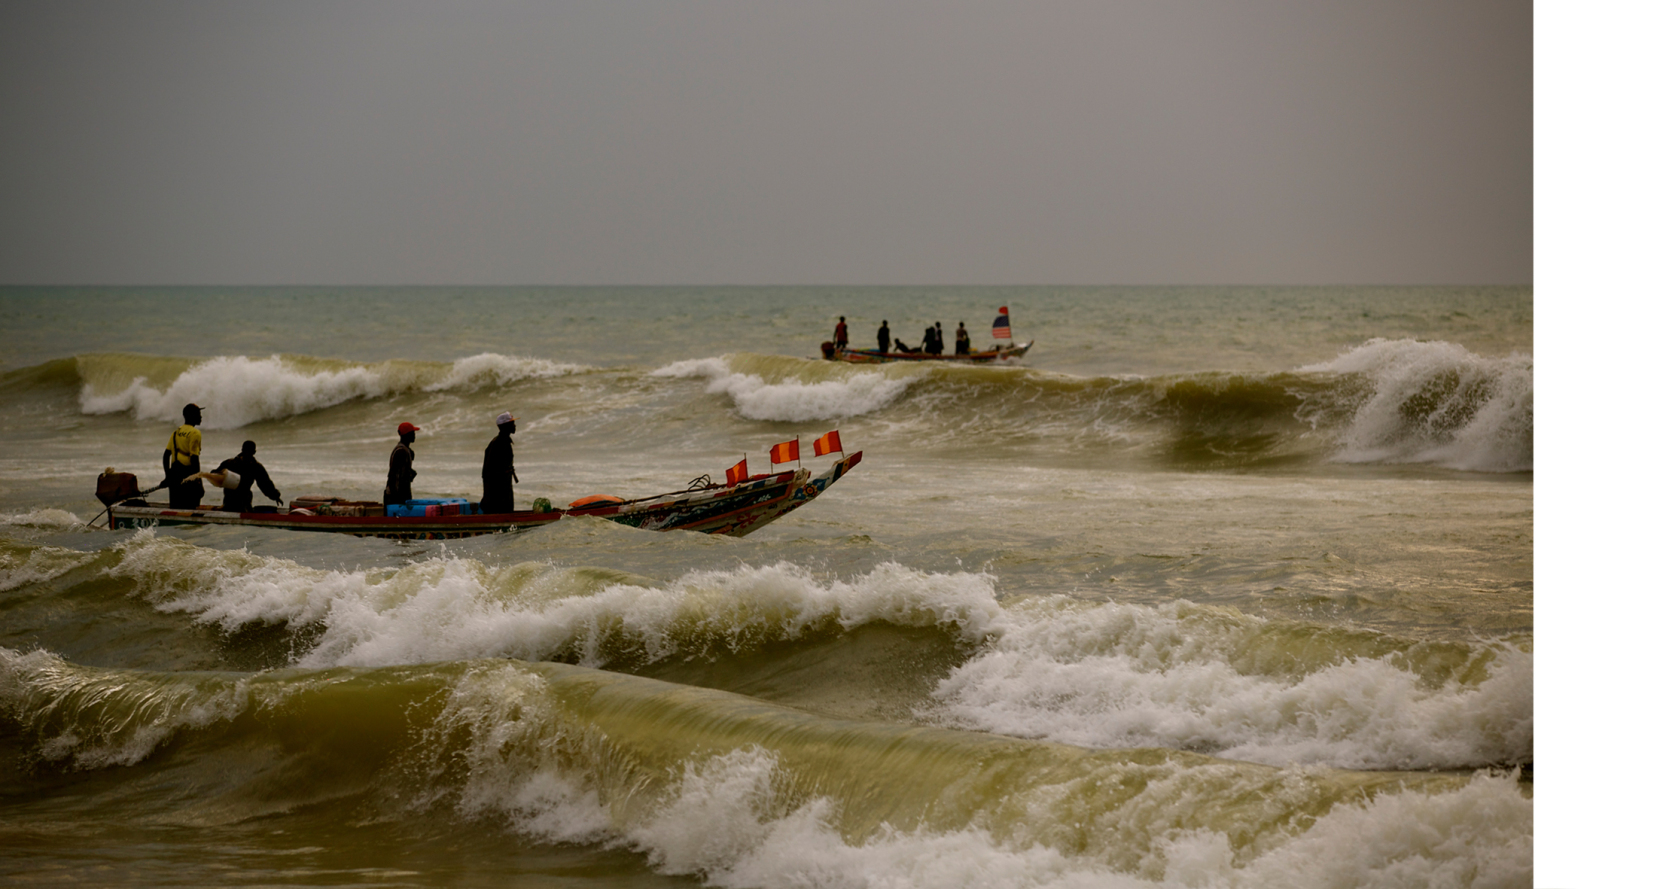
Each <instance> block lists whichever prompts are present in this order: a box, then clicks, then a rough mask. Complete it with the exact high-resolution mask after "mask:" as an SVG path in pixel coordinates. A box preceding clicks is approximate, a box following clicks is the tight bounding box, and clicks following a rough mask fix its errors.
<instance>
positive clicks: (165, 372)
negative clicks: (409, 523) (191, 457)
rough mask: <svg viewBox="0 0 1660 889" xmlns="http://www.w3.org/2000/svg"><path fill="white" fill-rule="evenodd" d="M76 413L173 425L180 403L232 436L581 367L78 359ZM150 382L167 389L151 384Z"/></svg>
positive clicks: (517, 360) (539, 362)
mask: <svg viewBox="0 0 1660 889" xmlns="http://www.w3.org/2000/svg"><path fill="white" fill-rule="evenodd" d="M78 363H79V364H80V367H81V379H82V380H83V384H82V386H81V393H80V403H81V410H82V412H83V413H88V414H111V413H120V412H123V411H131V412H132V413H133V415H134V416H135V417H136V418H138V419H140V420H174V419H176V418H177V417H178V416H179V413H180V411H182V410H183V408H184V406H185V405H186V404H191V403H194V404H198V405H201V407H202V410H203V423H202V425H203V427H204V428H208V429H235V428H237V427H240V426H246V425H248V424H250V423H257V422H260V421H263V420H277V419H282V418H285V417H292V416H297V415H300V414H305V413H310V412H311V411H316V410H322V409H324V408H329V407H333V406H335V405H337V404H343V403H345V402H348V401H353V400H356V399H376V398H385V397H388V396H391V395H396V394H399V393H403V392H414V391H427V392H438V391H447V390H454V389H465V390H476V389H480V388H484V387H487V386H506V385H510V384H512V383H516V382H519V381H522V380H531V379H549V378H553V377H560V376H565V375H568V374H572V373H576V372H578V371H581V370H583V369H584V368H583V367H582V366H580V365H574V364H563V363H560V362H555V361H549V360H546V359H541V358H522V357H514V356H507V355H497V354H495V353H489V352H487V353H483V354H480V355H473V356H469V357H467V358H462V359H460V360H458V361H455V362H452V363H448V364H446V363H440V362H416V361H386V362H381V363H378V364H355V363H351V362H343V361H327V360H323V359H316V358H306V357H303V356H283V355H273V356H271V357H269V358H250V357H248V356H245V355H235V356H220V357H217V358H210V359H208V360H206V361H202V362H197V363H190V364H186V365H185V366H184V367H183V369H182V370H181V369H179V367H178V365H179V364H180V363H181V362H180V361H179V360H177V359H140V358H136V357H134V356H99V355H94V356H83V357H82V358H80V359H78ZM152 377H154V378H156V379H158V380H163V379H165V380H168V381H167V382H157V383H152V382H151V379H152Z"/></svg>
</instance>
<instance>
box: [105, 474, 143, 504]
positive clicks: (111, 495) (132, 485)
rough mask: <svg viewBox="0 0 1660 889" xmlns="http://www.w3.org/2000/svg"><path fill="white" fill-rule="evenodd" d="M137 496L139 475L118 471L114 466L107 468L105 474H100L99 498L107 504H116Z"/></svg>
mask: <svg viewBox="0 0 1660 889" xmlns="http://www.w3.org/2000/svg"><path fill="white" fill-rule="evenodd" d="M137 496H139V491H138V476H136V475H133V474H132V473H130V472H116V471H115V467H114V466H111V467H109V468H108V469H105V470H104V472H103V474H102V475H100V476H98V499H99V500H100V501H102V502H103V504H104V505H105V506H114V505H115V504H117V503H120V502H121V501H123V500H130V499H132V498H134V497H137Z"/></svg>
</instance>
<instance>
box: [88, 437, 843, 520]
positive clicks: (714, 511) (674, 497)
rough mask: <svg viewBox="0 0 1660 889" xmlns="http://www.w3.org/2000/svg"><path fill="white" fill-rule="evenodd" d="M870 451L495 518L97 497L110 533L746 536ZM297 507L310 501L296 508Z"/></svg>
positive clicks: (458, 507) (108, 490) (360, 506)
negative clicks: (589, 524) (565, 528)
mask: <svg viewBox="0 0 1660 889" xmlns="http://www.w3.org/2000/svg"><path fill="white" fill-rule="evenodd" d="M863 457H864V452H863V451H855V452H854V453H852V454H847V455H844V456H843V457H842V458H841V459H839V460H837V461H836V462H835V463H834V464H833V465H832V466H831V467H830V468H829V469H828V470H826V471H825V472H824V474H823V475H820V476H818V477H814V475H813V473H812V471H811V470H807V469H800V468H798V469H795V470H793V471H786V472H774V473H768V474H766V475H758V476H754V477H748V476H747V473H745V474H744V475H743V476H742V477H738V478H734V477H733V476H732V475H731V474H730V473H728V481H727V483H725V484H721V483H717V482H713V481H711V480H710V479H709V477H708V476H703V477H701V478H699V479H695V480H694V481H693V482H692V483H691V484H690V485H688V486H687V487H686V488H684V489H681V490H678V491H670V492H668V493H666V494H657V495H654V496H651V497H641V498H636V499H632V500H625V499H621V498H617V497H607V496H598V497H586V498H582V499H581V500H578V501H576V502H575V503H573V504H572V505H571V506H570V507H567V508H564V509H558V508H552V507H548V508H545V509H532V510H524V511H517V512H507V513H494V514H480V513H478V512H477V511H476V507H477V504H474V503H469V502H467V501H465V500H463V499H460V498H447V499H437V500H431V501H410V503H411V504H430V505H425V506H424V508H422V509H420V510H416V509H411V508H408V507H405V508H402V509H397V510H394V511H395V512H400V513H410V512H416V511H421V512H425V513H427V514H424V515H410V514H401V515H387V514H386V513H387V510H386V509H385V508H383V507H382V505H381V504H379V503H372V502H364V501H351V500H344V499H339V498H320V497H313V498H303V499H301V500H295V501H293V502H291V504H290V505H289V506H286V507H284V506H265V507H257V508H255V510H254V511H252V512H229V511H226V510H223V509H220V508H218V507H213V506H201V507H197V508H195V509H173V508H171V507H168V506H164V505H160V504H155V503H151V502H149V501H148V500H146V499H144V496H143V494H144V493H148V492H139V491H138V488H137V485H136V481H135V480H133V478H132V476H131V475H129V474H127V473H108V472H106V473H105V475H104V476H100V478H99V499H100V500H103V501H104V503H105V505H107V506H108V507H109V527H110V528H111V529H123V528H150V527H159V526H168V525H234V526H239V527H244V528H280V529H285V530H290V531H328V532H333V533H337V534H352V535H355V536H358V537H386V538H393V539H398V540H449V539H455V538H462V537H473V536H476V535H479V534H495V533H500V532H503V531H518V530H524V529H528V528H536V527H539V526H542V525H548V524H551V523H553V522H557V521H562V520H564V519H568V518H575V517H578V516H593V517H595V518H601V519H606V520H608V521H612V522H616V523H618V524H622V525H628V526H631V527H634V528H641V529H644V530H647V531H673V530H684V531H699V532H702V533H705V534H727V535H731V536H733V537H742V536H744V535H745V534H748V533H750V532H752V531H754V530H755V529H757V528H760V527H763V526H765V525H767V524H769V523H771V522H773V521H776V520H777V519H779V518H780V517H782V516H784V515H786V514H788V513H790V512H792V511H793V510H796V509H799V508H801V507H802V506H805V505H806V504H807V503H808V502H810V501H812V500H813V499H814V498H816V497H818V496H819V495H820V494H822V493H824V491H825V489H826V488H828V487H830V486H831V485H832V484H835V483H836V481H838V480H839V479H841V477H842V476H844V475H846V474H847V473H848V471H849V470H851V469H852V468H853V467H855V466H857V465H859V462H860V460H861V459H863ZM122 477H124V478H122ZM152 490H154V489H152ZM298 503H305V504H307V505H305V506H295V505H294V504H298Z"/></svg>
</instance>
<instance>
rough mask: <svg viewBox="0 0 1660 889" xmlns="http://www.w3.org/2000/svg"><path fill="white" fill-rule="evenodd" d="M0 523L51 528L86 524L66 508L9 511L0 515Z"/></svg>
mask: <svg viewBox="0 0 1660 889" xmlns="http://www.w3.org/2000/svg"><path fill="white" fill-rule="evenodd" d="M0 525H12V526H17V527H24V528H49V529H52V530H70V529H73V528H81V527H85V526H86V522H85V521H84V520H82V519H81V518H80V517H79V516H77V515H75V514H74V513H72V512H69V511H68V510H63V509H52V508H50V507H48V508H46V509H36V510H32V511H30V512H25V513H9V514H6V515H0Z"/></svg>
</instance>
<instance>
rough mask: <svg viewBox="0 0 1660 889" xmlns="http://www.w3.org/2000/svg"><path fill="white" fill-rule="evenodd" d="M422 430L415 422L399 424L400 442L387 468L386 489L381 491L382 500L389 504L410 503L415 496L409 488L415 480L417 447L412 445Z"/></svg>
mask: <svg viewBox="0 0 1660 889" xmlns="http://www.w3.org/2000/svg"><path fill="white" fill-rule="evenodd" d="M420 431H421V427H419V426H417V425H415V424H414V423H399V424H398V443H397V445H396V446H395V447H393V448H392V460H391V462H390V464H389V465H388V466H387V468H386V490H385V491H383V492H381V502H382V503H384V504H386V505H387V506H391V505H393V504H395V503H408V502H409V501H410V500H411V499H413V498H414V497H415V495H414V494H412V493H410V490H409V486H410V484H412V483H413V482H414V481H415V449H414V448H412V447H410V445H412V444H414V443H415V433H417V432H420Z"/></svg>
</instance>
